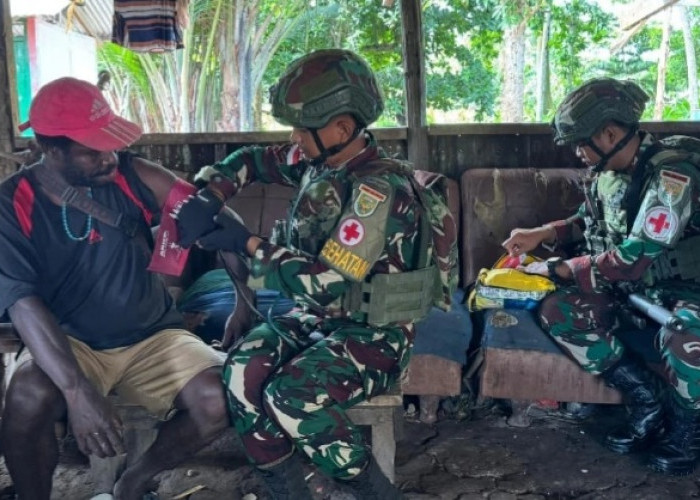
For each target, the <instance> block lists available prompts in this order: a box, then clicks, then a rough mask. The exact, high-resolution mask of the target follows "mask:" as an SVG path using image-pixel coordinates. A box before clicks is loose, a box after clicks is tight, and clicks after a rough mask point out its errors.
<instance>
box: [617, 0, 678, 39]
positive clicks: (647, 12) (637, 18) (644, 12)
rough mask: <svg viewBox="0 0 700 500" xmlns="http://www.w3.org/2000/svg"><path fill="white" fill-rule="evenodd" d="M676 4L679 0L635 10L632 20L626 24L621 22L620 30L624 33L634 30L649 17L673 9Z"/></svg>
mask: <svg viewBox="0 0 700 500" xmlns="http://www.w3.org/2000/svg"><path fill="white" fill-rule="evenodd" d="M678 2H679V0H664V2H663V3H662V4H661V5H657V6H655V7H652V8H651V9H647V8H642V9H641V11H636V10H635V12H634V15H633V18H632V19H631V20H629V21H627V22H626V23H625V22H624V21H623V26H622V29H623V30H624V31H627V30H631V29H634V28H635V27H636V26H637V25H640V24H644V22H645V21H646V20H647V19H649V18H650V17H652V16H655V15H656V14H658V13H659V12H661V11H662V10H664V9H667V8H669V7H673V6H674V5H675V4H677V3H678ZM645 4H646V2H645ZM645 7H646V5H645Z"/></svg>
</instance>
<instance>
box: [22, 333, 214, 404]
mask: <svg viewBox="0 0 700 500" xmlns="http://www.w3.org/2000/svg"><path fill="white" fill-rule="evenodd" d="M68 340H69V342H70V345H71V348H72V349H73V354H74V355H75V358H76V359H77V360H78V364H79V365H80V368H81V369H82V370H83V373H85V376H86V377H87V378H88V380H90V381H91V382H92V383H93V384H94V385H95V387H96V388H97V390H98V391H100V392H101V393H102V394H103V395H107V394H109V393H110V392H111V391H112V390H114V392H116V393H117V395H118V397H119V402H120V403H124V404H134V405H140V406H144V407H145V408H146V409H147V410H148V411H149V412H151V413H152V414H154V415H156V416H158V417H159V418H166V417H167V416H168V414H169V413H170V411H171V410H172V409H173V403H174V401H175V397H176V396H177V395H178V394H179V393H180V391H181V390H182V389H183V387H185V385H186V384H187V382H189V381H190V380H192V378H193V377H194V376H195V375H197V374H199V373H201V372H202V371H204V370H206V369H207V368H211V367H212V366H222V365H223V362H224V360H225V358H226V354H225V353H223V352H219V351H216V350H214V349H213V348H211V347H210V346H208V345H206V344H205V343H204V342H203V341H202V340H201V339H200V338H199V337H197V336H195V335H193V334H191V333H190V332H188V331H187V330H179V329H168V330H162V331H160V332H158V333H156V334H155V335H153V336H152V337H149V338H147V339H146V340H143V341H141V342H139V343H137V344H134V345H130V346H127V347H117V348H115V349H105V350H102V351H95V350H93V349H91V348H90V347H88V346H87V345H86V344H84V343H83V342H81V341H79V340H76V339H74V338H72V337H68ZM30 359H32V355H31V354H30V353H29V349H23V352H22V353H21V354H20V355H19V359H18V360H17V366H19V365H21V364H22V363H24V362H25V361H28V360H30Z"/></svg>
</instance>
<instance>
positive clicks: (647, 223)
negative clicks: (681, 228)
mask: <svg viewBox="0 0 700 500" xmlns="http://www.w3.org/2000/svg"><path fill="white" fill-rule="evenodd" d="M677 229H678V217H677V216H676V214H674V213H673V212H672V211H671V210H669V209H668V208H666V207H652V208H650V209H649V210H647V212H646V214H644V234H646V235H647V236H648V237H649V238H651V239H652V240H657V241H663V240H666V239H667V238H668V236H669V235H671V234H675V232H676V230H677Z"/></svg>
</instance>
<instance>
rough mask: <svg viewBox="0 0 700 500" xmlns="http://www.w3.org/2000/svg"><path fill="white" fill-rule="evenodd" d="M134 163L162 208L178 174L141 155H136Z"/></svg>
mask: <svg viewBox="0 0 700 500" xmlns="http://www.w3.org/2000/svg"><path fill="white" fill-rule="evenodd" d="M132 165H133V167H134V171H135V172H136V174H137V175H138V176H139V179H141V181H142V182H143V183H144V184H145V185H146V186H148V188H149V189H150V190H151V191H152V192H153V195H154V196H155V198H156V201H157V203H158V207H160V208H161V209H162V208H163V206H164V205H165V200H167V199H168V194H169V193H170V190H171V189H172V187H173V185H174V184H175V182H176V181H177V176H176V175H175V174H174V173H173V172H171V171H170V170H168V169H166V168H165V167H162V166H160V165H158V164H157V163H154V162H152V161H149V160H146V159H144V158H140V157H134V158H133V164H132Z"/></svg>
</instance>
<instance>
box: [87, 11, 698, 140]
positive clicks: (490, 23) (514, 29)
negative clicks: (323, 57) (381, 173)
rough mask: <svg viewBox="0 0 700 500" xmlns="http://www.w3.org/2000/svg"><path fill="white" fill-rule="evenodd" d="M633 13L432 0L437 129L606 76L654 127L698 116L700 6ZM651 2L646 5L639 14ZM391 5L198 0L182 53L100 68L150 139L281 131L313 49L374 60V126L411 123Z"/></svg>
mask: <svg viewBox="0 0 700 500" xmlns="http://www.w3.org/2000/svg"><path fill="white" fill-rule="evenodd" d="M632 3H633V2H632V1H620V0H618V1H610V2H600V1H595V0H570V1H563V0H423V2H422V8H423V11H422V14H423V28H424V33H423V36H424V40H425V55H426V62H425V64H426V94H427V104H428V110H427V112H428V120H429V122H431V123H444V122H503V121H524V122H534V121H547V120H548V119H549V117H550V116H551V114H552V112H553V107H554V106H555V105H556V103H557V102H559V100H560V99H561V98H562V97H563V96H564V95H565V94H566V93H567V92H568V91H570V90H571V89H572V88H574V87H575V86H577V85H579V84H580V83H582V82H583V81H585V80H587V79H589V78H592V77H595V76H602V75H608V76H615V77H619V78H630V79H633V80H635V81H637V82H638V83H640V84H641V85H642V86H643V87H644V88H645V90H646V91H647V92H648V93H649V94H650V96H651V97H652V99H651V102H650V105H649V107H648V110H647V114H646V115H645V117H644V118H646V119H664V120H685V119H689V118H690V117H691V113H692V110H695V109H697V108H698V102H697V100H698V97H697V96H698V92H697V69H696V66H695V60H694V59H695V54H696V48H695V46H694V43H693V40H695V39H698V37H699V35H700V24H699V23H698V22H697V21H698V20H699V19H698V18H699V17H700V8H691V7H682V6H680V5H676V6H673V7H669V8H667V9H666V10H665V11H661V12H659V13H656V14H655V15H653V16H651V17H649V18H648V19H646V20H643V21H642V22H640V23H638V24H636V25H634V27H633V28H629V26H628V24H633V21H634V20H635V19H634V15H635V14H633V15H632V17H630V16H627V17H621V19H622V22H621V21H620V20H619V19H618V17H617V16H616V15H614V14H613V11H614V10H615V11H617V10H619V9H620V8H624V7H625V6H628V7H629V6H630V4H632ZM647 3H648V2H646V3H645V2H636V5H638V6H639V7H638V8H637V11H639V12H637V14H636V15H638V17H641V16H639V15H640V14H641V13H642V12H641V10H643V9H646V8H648V5H646V4H647ZM381 4H382V2H381V1H380V0H307V1H302V0H286V1H285V2H280V1H279V0H191V2H190V4H189V10H190V26H189V28H188V29H187V31H186V32H185V33H184V38H185V48H184V49H182V50H178V51H176V52H175V53H169V54H134V53H132V52H130V51H129V50H126V49H124V48H121V47H118V46H116V45H113V44H104V45H103V46H102V47H101V48H100V52H99V56H100V65H101V68H100V69H106V70H108V71H110V73H111V74H112V85H111V86H110V97H111V98H112V100H113V101H114V103H115V105H116V106H117V107H118V109H119V110H120V112H123V113H124V114H126V115H128V116H130V117H132V118H133V119H135V120H137V121H139V122H141V123H143V124H144V127H145V128H146V130H148V131H151V132H212V131H236V130H261V129H263V130H266V129H270V128H275V127H277V125H276V124H275V123H274V121H273V120H272V119H271V118H270V117H269V114H268V113H267V109H268V106H267V89H268V88H269V86H270V85H271V84H272V83H273V82H274V81H275V80H276V78H277V77H278V76H279V75H280V73H281V72H282V71H283V69H284V67H285V66H286V65H287V64H288V63H289V62H290V61H291V60H293V59H294V58H296V57H298V56H300V55H302V54H304V53H306V52H308V51H311V50H314V49H318V48H324V47H343V48H348V49H351V50H354V51H356V52H358V53H359V54H361V55H362V56H363V57H365V58H366V59H367V60H368V61H369V62H370V64H371V65H372V67H373V68H375V70H376V72H377V75H378V77H379V79H380V81H381V82H382V86H383V90H384V92H385V96H386V112H385V113H384V115H383V117H382V118H381V120H380V122H379V123H378V125H379V126H396V125H403V124H404V123H405V103H404V95H405V94H404V90H403V82H404V68H403V62H402V59H403V55H402V47H401V15H400V2H399V1H395V2H394V5H393V6H392V7H389V8H387V7H382V5H381ZM645 5H646V6H645ZM669 9H672V10H673V11H674V14H675V16H676V17H675V19H685V20H686V23H685V26H686V30H687V31H686V33H685V35H686V36H685V37H684V32H683V30H682V29H681V27H680V26H679V25H677V23H678V21H676V23H674V24H670V23H669V21H668V20H669V19H670V16H668V15H667V12H668V10H669ZM631 10H632V11H633V12H634V11H635V9H631ZM664 29H668V33H670V37H669V50H668V57H667V58H665V57H663V54H664V51H663V50H660V47H662V44H663V40H664V36H663V33H664ZM689 59H690V60H689ZM688 68H691V70H690V71H689V69H688ZM693 68H695V69H694V70H693ZM660 81H661V82H663V90H662V91H661V94H663V95H662V96H659V95H658V94H659V92H658V91H657V85H658V83H659V82H660ZM655 107H656V108H658V111H657V114H656V115H655V114H654V108H655Z"/></svg>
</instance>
